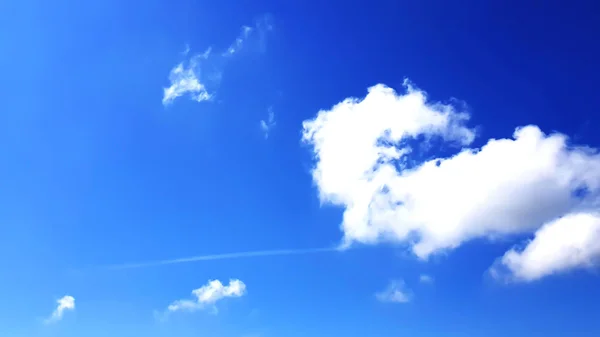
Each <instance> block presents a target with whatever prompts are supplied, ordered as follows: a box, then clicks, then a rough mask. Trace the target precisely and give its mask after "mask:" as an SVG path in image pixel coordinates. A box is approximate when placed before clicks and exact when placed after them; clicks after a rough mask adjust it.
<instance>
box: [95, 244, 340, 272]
mask: <svg viewBox="0 0 600 337" xmlns="http://www.w3.org/2000/svg"><path fill="white" fill-rule="evenodd" d="M335 251H339V248H337V247H327V248H310V249H279V250H259V251H250V252H238V253H225V254H211V255H198V256H190V257H183V258H177V259H170V260H157V261H147V262H141V263H124V264H116V265H111V266H106V267H104V268H105V269H113V270H118V269H135V268H148V267H158V266H165V265H172V264H181V263H193V262H201V261H214V260H231V259H244V258H252V257H267V256H286V255H306V254H318V253H327V252H335Z"/></svg>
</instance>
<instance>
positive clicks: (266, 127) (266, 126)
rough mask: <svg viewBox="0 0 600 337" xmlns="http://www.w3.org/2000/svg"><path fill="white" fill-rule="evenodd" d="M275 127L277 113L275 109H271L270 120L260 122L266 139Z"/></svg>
mask: <svg viewBox="0 0 600 337" xmlns="http://www.w3.org/2000/svg"><path fill="white" fill-rule="evenodd" d="M275 125H276V123H275V113H274V112H273V108H269V116H268V118H267V119H266V120H264V119H263V120H261V121H260V129H261V130H262V131H263V133H264V134H265V139H267V138H269V132H270V131H271V129H273V128H274V127H275Z"/></svg>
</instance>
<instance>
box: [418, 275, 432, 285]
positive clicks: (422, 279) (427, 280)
mask: <svg viewBox="0 0 600 337" xmlns="http://www.w3.org/2000/svg"><path fill="white" fill-rule="evenodd" d="M419 282H421V283H433V277H432V276H430V275H427V274H421V275H420V276H419Z"/></svg>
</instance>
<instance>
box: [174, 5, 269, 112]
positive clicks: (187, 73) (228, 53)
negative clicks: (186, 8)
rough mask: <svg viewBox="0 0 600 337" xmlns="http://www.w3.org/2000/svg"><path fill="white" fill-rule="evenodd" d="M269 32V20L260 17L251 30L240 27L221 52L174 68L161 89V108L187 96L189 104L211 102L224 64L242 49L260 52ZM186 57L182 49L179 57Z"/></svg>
mask: <svg viewBox="0 0 600 337" xmlns="http://www.w3.org/2000/svg"><path fill="white" fill-rule="evenodd" d="M272 29H273V25H272V24H271V23H270V16H269V15H263V16H261V17H260V18H259V19H258V20H257V21H256V23H255V24H254V26H253V27H249V26H242V28H241V32H240V34H239V35H238V37H237V38H236V39H235V40H234V41H233V43H232V44H231V45H230V46H229V47H228V48H227V49H225V50H224V51H223V49H221V50H220V52H215V53H213V52H211V51H212V48H208V49H207V51H206V52H204V53H201V54H197V55H194V56H191V57H190V59H189V61H188V62H181V63H179V64H178V65H176V66H175V67H174V68H173V69H171V72H170V74H169V81H170V85H169V87H167V88H163V99H162V103H163V105H168V104H170V103H172V102H173V101H174V100H175V99H176V98H178V97H181V96H184V95H189V96H190V97H191V98H192V99H193V100H195V101H198V102H202V101H209V100H211V99H213V97H214V96H215V94H216V91H217V88H218V87H219V85H220V82H221V77H222V75H223V70H224V69H225V66H226V65H227V63H228V62H229V61H230V60H231V59H232V57H234V55H235V54H238V53H239V52H240V50H241V49H242V48H243V49H248V48H249V47H253V46H254V48H250V49H254V50H255V51H256V50H259V51H262V50H264V44H265V41H266V36H267V33H268V32H269V31H270V30H272ZM189 53H190V46H189V45H186V47H185V50H184V52H183V53H182V55H183V56H187V55H188V54H189Z"/></svg>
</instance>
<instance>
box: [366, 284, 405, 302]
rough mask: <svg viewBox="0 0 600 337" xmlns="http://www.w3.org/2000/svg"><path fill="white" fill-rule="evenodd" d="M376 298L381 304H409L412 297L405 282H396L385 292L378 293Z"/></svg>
mask: <svg viewBox="0 0 600 337" xmlns="http://www.w3.org/2000/svg"><path fill="white" fill-rule="evenodd" d="M375 297H376V298H377V299H378V300H379V301H381V302H390V303H408V302H410V300H411V297H412V295H411V292H410V290H408V289H407V288H406V285H405V284H404V281H402V280H394V281H391V282H390V284H389V285H388V286H387V287H386V288H385V289H384V290H383V291H380V292H378V293H376V294H375Z"/></svg>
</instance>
